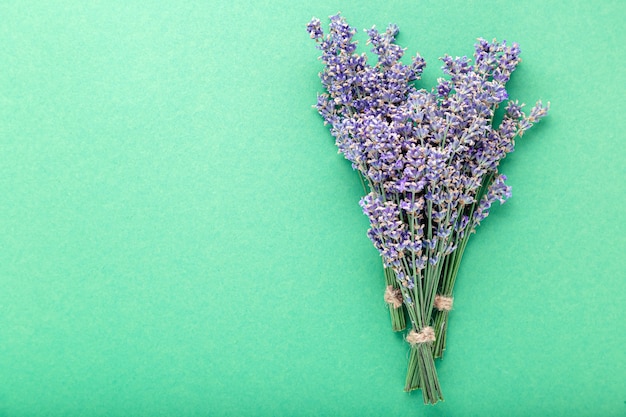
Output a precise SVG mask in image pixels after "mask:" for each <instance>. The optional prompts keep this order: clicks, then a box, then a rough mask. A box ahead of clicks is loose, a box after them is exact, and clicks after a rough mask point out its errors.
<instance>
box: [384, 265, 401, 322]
mask: <svg viewBox="0 0 626 417" xmlns="http://www.w3.org/2000/svg"><path fill="white" fill-rule="evenodd" d="M383 270H384V272H385V282H386V283H387V286H392V287H393V288H394V290H399V289H400V284H399V283H398V281H397V280H396V275H395V273H394V272H393V269H391V268H386V267H385V266H384V265H383ZM387 305H388V306H389V315H390V317H391V330H393V331H394V332H401V331H402V330H404V329H406V319H405V317H404V304H402V305H401V306H400V307H398V308H395V307H394V306H393V304H387Z"/></svg>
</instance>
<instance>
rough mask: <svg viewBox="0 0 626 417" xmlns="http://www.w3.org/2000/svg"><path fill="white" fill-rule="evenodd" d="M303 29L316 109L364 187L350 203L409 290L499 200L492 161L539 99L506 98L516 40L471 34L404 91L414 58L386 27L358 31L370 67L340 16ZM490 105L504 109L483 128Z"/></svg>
mask: <svg viewBox="0 0 626 417" xmlns="http://www.w3.org/2000/svg"><path fill="white" fill-rule="evenodd" d="M307 30H308V32H309V34H310V36H311V38H313V39H314V40H315V41H316V43H317V47H318V48H319V49H320V50H321V51H322V56H321V60H322V63H323V64H324V69H323V71H322V72H321V73H320V79H321V81H322V84H323V86H324V87H325V90H326V92H324V93H322V94H319V95H318V98H317V104H316V108H317V110H318V111H319V113H320V114H321V116H322V117H323V118H324V121H325V123H328V124H330V125H331V133H332V135H333V136H334V138H335V140H336V144H337V147H338V149H339V152H340V153H342V154H343V155H344V156H345V157H346V158H347V159H348V160H349V161H350V162H351V163H352V166H353V167H354V169H356V170H358V171H359V172H360V174H361V175H362V177H363V178H364V179H365V181H366V182H367V184H368V185H369V187H370V190H371V193H370V194H368V195H367V196H365V197H364V198H363V199H362V201H361V206H362V207H363V211H364V213H365V214H366V215H367V216H368V217H369V220H370V224H371V228H370V230H369V232H368V236H369V237H370V239H371V240H372V242H373V243H374V245H375V246H376V248H377V249H378V250H379V252H380V254H381V256H382V257H383V260H384V263H385V265H386V266H390V267H393V269H394V271H395V272H396V276H397V277H398V280H399V281H400V282H401V283H402V285H403V286H404V287H405V288H412V286H413V285H414V283H415V281H416V280H418V279H420V277H421V276H423V275H425V274H432V273H434V272H432V271H436V270H437V265H439V264H440V263H441V261H442V259H444V258H445V257H446V256H448V255H450V254H452V253H453V252H454V251H455V250H456V249H457V247H458V246H459V244H460V242H462V240H463V239H465V238H466V236H467V235H468V234H469V232H470V231H472V230H473V229H474V228H475V227H476V226H477V225H478V224H479V223H480V222H481V221H482V220H483V219H484V218H485V217H486V216H487V215H488V214H489V208H490V207H491V204H492V203H493V202H495V201H496V200H498V201H500V202H504V201H505V200H506V199H507V198H508V197H510V188H509V187H508V186H506V185H505V180H506V177H505V176H504V175H501V174H500V173H499V172H498V167H499V164H500V161H501V160H502V159H503V158H504V157H505V156H506V155H507V154H508V153H510V152H512V151H513V150H514V147H515V139H516V138H517V137H518V136H522V134H523V133H524V131H526V130H527V129H529V128H530V127H531V126H532V125H533V124H535V123H537V122H538V121H539V120H540V119H541V118H543V117H544V116H545V115H546V114H547V111H548V107H549V106H548V105H543V104H542V103H541V102H538V103H537V104H536V105H535V106H534V107H533V108H532V110H531V112H530V115H528V116H526V115H525V113H524V112H523V111H522V107H523V105H521V104H519V103H518V102H517V101H513V100H509V95H508V93H507V90H506V87H505V86H506V83H507V82H508V81H509V79H510V77H511V74H512V72H513V71H514V70H515V68H516V67H517V65H518V64H519V62H520V49H519V46H518V45H517V44H516V43H512V44H509V43H507V42H506V41H502V42H498V41H496V40H493V41H491V42H489V41H487V40H485V39H478V41H477V43H476V45H475V48H474V55H473V58H468V57H451V56H448V55H445V56H443V57H442V58H441V61H442V63H443V66H442V71H443V74H444V77H442V78H440V79H439V80H438V82H437V85H436V87H434V88H433V89H432V90H431V91H428V90H425V89H418V88H417V87H416V86H415V81H416V80H419V79H420V76H421V74H422V71H423V69H424V67H425V65H426V63H425V61H424V59H423V58H422V57H421V56H420V55H419V54H416V55H415V56H413V57H412V58H411V59H410V64H404V63H403V62H402V61H401V58H402V57H403V55H404V53H405V49H404V48H402V47H400V46H398V45H397V44H396V36H397V34H398V27H397V26H396V25H389V26H388V27H387V28H386V29H385V31H384V32H381V31H378V30H377V29H376V27H372V28H371V29H368V30H366V32H367V36H368V41H367V43H368V44H369V45H370V46H371V51H372V52H373V53H374V54H375V55H376V63H375V64H374V65H369V64H368V62H367V57H366V55H365V54H358V53H357V52H356V49H357V44H356V42H355V41H354V40H353V37H354V35H355V33H356V30H355V29H354V28H352V27H350V26H349V25H348V24H347V23H346V20H345V19H344V18H343V16H341V15H339V14H338V15H335V16H331V17H330V25H329V29H328V32H327V33H325V32H324V31H323V30H322V28H321V23H320V20H319V19H316V18H314V19H313V20H311V22H310V23H309V24H308V25H307ZM500 106H502V107H503V108H504V115H503V117H502V121H501V122H500V123H499V124H498V126H494V114H495V112H496V109H497V108H498V107H500ZM405 299H406V295H405Z"/></svg>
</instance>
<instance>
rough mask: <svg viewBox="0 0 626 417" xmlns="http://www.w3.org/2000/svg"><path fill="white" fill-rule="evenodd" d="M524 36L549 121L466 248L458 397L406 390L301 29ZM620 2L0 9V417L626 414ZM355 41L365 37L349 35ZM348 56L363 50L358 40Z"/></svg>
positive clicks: (513, 163)
mask: <svg viewBox="0 0 626 417" xmlns="http://www.w3.org/2000/svg"><path fill="white" fill-rule="evenodd" d="M339 10H340V11H341V12H342V13H343V14H344V16H346V18H347V19H348V21H349V22H350V23H351V25H353V26H355V27H357V28H359V29H362V28H366V27H370V26H371V25H373V24H376V25H378V26H379V27H384V26H386V25H387V24H388V23H390V22H395V23H397V24H398V25H399V27H400V30H401V32H400V35H399V43H400V44H401V45H403V46H405V47H407V48H408V50H407V55H412V54H413V53H414V52H415V51H419V52H420V53H421V54H422V55H423V56H424V57H425V58H426V60H427V62H428V64H429V65H428V67H427V70H426V72H425V75H424V79H423V81H422V82H421V84H420V85H421V86H424V87H426V88H430V87H431V86H432V85H433V84H434V82H435V80H436V79H437V77H438V76H439V75H440V72H439V67H440V63H439V62H438V61H437V58H438V57H439V56H441V55H443V54H444V53H449V54H451V55H466V54H471V53H472V45H473V43H474V41H475V39H476V38H477V37H479V36H482V37H485V38H488V39H490V38H494V37H496V38H498V39H507V40H510V41H516V42H518V43H519V44H520V46H521V48H522V58H523V63H522V64H521V66H520V67H519V69H518V71H517V72H516V73H515V74H514V76H513V79H512V81H511V83H510V93H511V96H512V97H513V98H518V99H520V100H521V101H524V102H526V103H530V104H532V103H533V102H534V101H535V100H536V99H540V98H541V99H543V100H549V101H550V102H551V103H552V110H551V113H550V115H549V117H548V118H547V119H545V120H544V121H543V122H541V123H540V124H539V125H538V126H536V127H535V128H533V129H532V130H531V131H529V132H528V134H527V135H525V136H524V138H523V139H522V140H520V141H519V142H518V146H517V150H516V152H515V153H514V154H512V155H511V156H510V157H509V158H507V160H506V161H505V162H504V164H503V167H502V170H503V172H504V173H506V174H507V175H508V177H509V178H510V185H512V186H513V194H514V195H513V198H512V199H511V200H510V201H509V202H508V203H507V204H506V205H504V206H502V207H497V208H495V209H494V210H493V213H492V216H490V218H489V219H488V220H487V221H486V222H485V223H484V225H483V226H481V227H480V230H479V231H478V233H477V235H476V236H474V237H473V238H472V240H471V241H470V245H469V246H468V250H467V252H466V256H465V259H464V261H463V265H462V268H461V271H460V275H459V279H458V284H457V288H456V299H455V310H454V311H453V313H452V316H451V324H450V332H449V345H448V350H447V352H446V355H445V358H444V360H443V361H442V362H439V363H438V369H439V376H440V380H441V384H442V386H443V390H444V395H445V397H446V401H445V402H444V403H442V404H439V405H437V406H435V407H425V406H423V405H422V399H421V394H420V393H419V392H416V393H412V394H410V395H408V394H406V393H404V392H403V391H402V389H403V386H404V385H403V384H404V372H405V366H406V360H407V346H406V343H405V342H404V341H403V340H402V337H401V335H399V334H393V333H392V332H391V331H390V328H389V316H388V313H387V311H386V306H385V304H384V303H383V301H382V292H383V289H384V283H383V276H382V270H381V267H380V260H379V257H378V255H377V253H376V251H375V249H374V248H373V247H372V245H371V244H370V242H369V241H368V239H367V237H366V235H365V231H366V229H367V226H368V224H367V219H366V218H365V217H364V216H363V215H362V214H361V211H360V208H359V206H358V204H357V202H358V200H359V198H360V195H361V192H362V190H361V187H360V184H359V182H358V179H357V177H356V175H355V174H354V173H353V172H352V170H351V168H350V165H349V163H347V162H346V161H345V160H343V159H342V157H341V156H339V155H337V153H336V149H335V147H334V143H333V140H332V137H331V136H330V134H329V131H328V128H327V127H325V126H323V125H322V121H321V118H320V117H319V116H318V115H317V113H316V112H315V110H314V109H312V108H311V105H312V104H313V103H314V102H315V95H316V93H317V92H319V91H321V86H320V83H319V79H318V77H317V73H318V72H319V71H320V70H321V64H320V62H319V61H318V60H317V57H318V55H319V52H318V51H317V50H316V49H315V47H314V42H313V41H311V40H310V39H309V38H308V36H307V34H306V32H305V24H306V23H307V22H308V21H309V20H310V18H311V16H313V15H315V16H318V17H320V18H322V19H323V21H324V24H325V25H326V24H327V19H326V16H328V15H330V14H334V13H336V12H337V11H339ZM624 16H626V2H624V1H620V0H616V1H598V2H584V1H571V2H546V1H539V0H533V1H525V2H510V1H484V2H472V1H467V0H463V1H445V2H439V1H392V2H388V4H387V3H385V2H375V3H374V2H372V3H371V4H369V5H367V4H366V3H364V2H354V1H349V2H348V1H346V2H339V1H316V2H301V4H294V3H293V2H289V1H284V0H283V1H259V2H255V3H253V5H251V3H247V2H243V1H228V2H211V1H189V2H184V3H182V2H160V1H95V2H83V1H78V0H71V1H56V2H52V1H50V2H43V1H26V0H20V1H10V0H9V1H3V2H2V3H0V65H1V69H0V415H1V416H129V415H133V416H159V415H162V416H165V415H176V416H202V415H211V416H240V415H242V416H243V415H245V416H272V415H285V416H287V415H290V416H320V415H321V416H382V415H385V416H413V415H414V416H499V415H507V416H528V415H540V416H624V415H626V353H625V348H624V347H625V346H626V331H625V327H626V326H625V325H624V321H625V319H626V279H625V278H626V274H625V272H624V270H625V267H626V263H625V256H624V253H625V252H626V244H625V238H624V236H625V232H626V230H625V226H624V225H625V224H626V216H625V214H624V213H625V211H626V210H625V209H624V205H625V204H626V198H625V195H626V190H625V187H624V183H625V180H626V172H625V169H624V145H623V144H624V132H625V131H626V125H625V122H624V120H625V117H624V115H625V114H626V108H625V105H624V103H625V99H624V96H625V92H626V91H625V88H624V79H625V75H626V74H625V71H624V68H625V65H626V60H625V58H624V42H625V41H626V36H625V34H626V31H625V29H624V25H623V19H624ZM359 37H360V39H362V40H364V36H363V34H362V33H361V34H360V35H359ZM362 47H364V46H363V44H362Z"/></svg>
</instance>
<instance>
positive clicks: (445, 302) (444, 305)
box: [434, 295, 454, 311]
mask: <svg viewBox="0 0 626 417" xmlns="http://www.w3.org/2000/svg"><path fill="white" fill-rule="evenodd" d="M453 300H454V298H452V297H446V296H445V295H437V296H435V304H434V306H435V308H436V309H437V310H439V311H450V310H452V301H453Z"/></svg>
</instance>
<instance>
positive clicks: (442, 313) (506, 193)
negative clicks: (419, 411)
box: [433, 101, 550, 358]
mask: <svg viewBox="0 0 626 417" xmlns="http://www.w3.org/2000/svg"><path fill="white" fill-rule="evenodd" d="M549 105H550V103H548V104H547V105H543V103H542V102H541V101H538V102H537V104H536V105H535V106H534V107H533V109H532V110H531V114H530V116H528V117H526V116H525V115H524V113H523V112H522V111H521V108H522V107H523V105H520V104H519V103H518V102H517V101H511V102H509V103H508V105H507V107H506V114H505V116H504V118H503V120H502V122H501V124H500V128H499V133H500V135H501V136H503V137H506V138H507V143H508V145H507V148H506V149H505V152H504V155H506V154H507V153H510V152H512V151H513V150H514V144H515V138H516V137H517V136H520V137H521V136H522V135H523V133H524V132H525V131H526V130H528V129H529V128H530V127H531V126H532V125H533V124H534V123H537V122H538V121H539V120H541V118H543V117H544V116H545V115H546V114H547V112H548V110H549ZM504 155H503V157H504ZM498 163H499V161H498ZM505 181H506V176H504V175H502V174H498V172H497V171H493V172H490V173H488V174H487V175H485V176H484V177H483V180H482V185H481V188H480V191H479V192H478V193H477V197H476V199H475V200H474V202H473V203H472V204H471V205H469V206H468V209H467V211H466V212H467V217H466V219H467V221H465V222H464V223H463V224H460V225H459V226H458V228H457V229H456V230H457V232H456V233H455V243H454V244H455V245H456V246H457V249H456V250H455V251H454V252H453V253H451V254H449V255H448V256H447V257H446V259H445V267H444V269H443V272H442V273H443V275H442V278H441V281H440V289H439V294H440V295H441V296H444V297H447V298H452V297H453V291H454V284H455V283H456V277H457V274H458V271H459V266H460V263H461V259H462V257H463V254H464V253H465V248H466V247H467V242H468V239H469V236H470V235H471V234H472V233H474V232H475V231H476V227H478V225H479V224H480V223H481V221H482V220H484V219H485V218H486V217H487V215H488V214H489V208H490V207H491V205H492V204H493V203H494V202H495V201H500V203H501V204H503V203H504V202H505V201H506V200H507V199H508V198H510V196H511V189H510V187H508V186H506V184H505ZM449 312H450V310H449V309H439V310H437V311H435V312H434V320H435V324H434V327H435V331H436V337H437V339H436V342H435V344H434V348H433V355H434V356H435V357H436V358H440V357H443V352H444V350H445V347H446V340H447V329H448V319H449Z"/></svg>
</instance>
